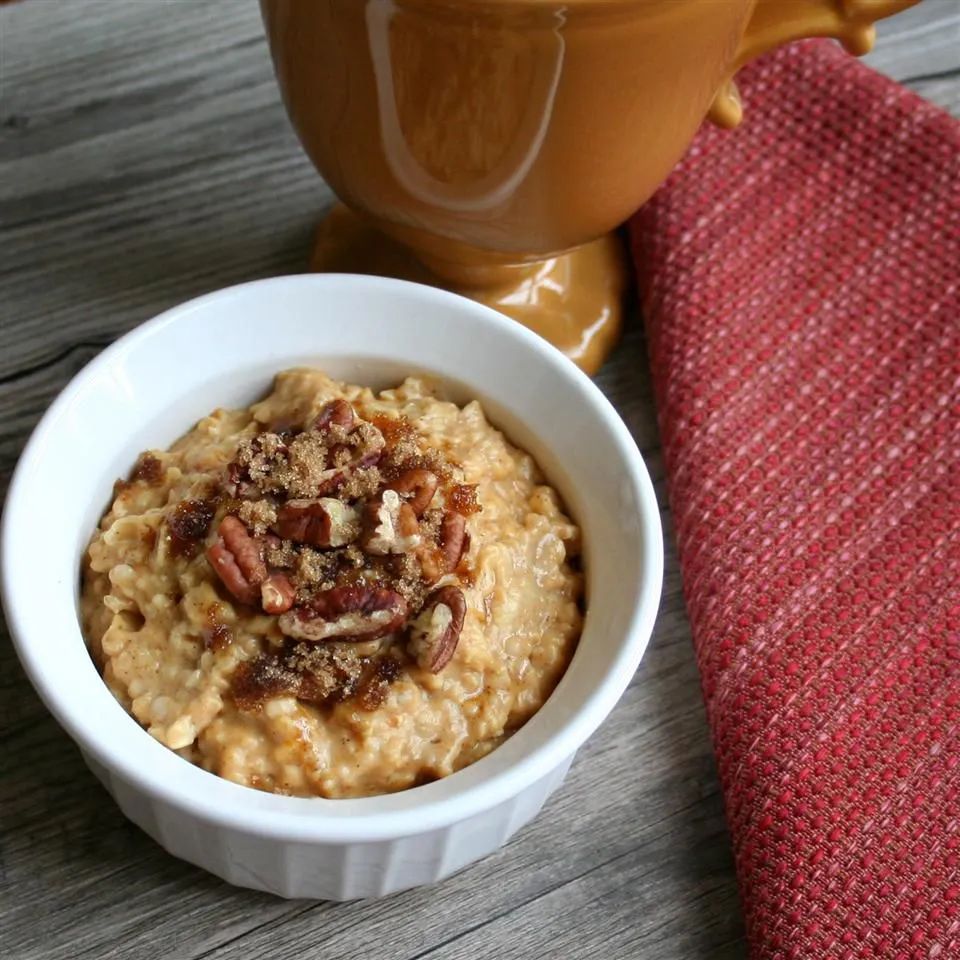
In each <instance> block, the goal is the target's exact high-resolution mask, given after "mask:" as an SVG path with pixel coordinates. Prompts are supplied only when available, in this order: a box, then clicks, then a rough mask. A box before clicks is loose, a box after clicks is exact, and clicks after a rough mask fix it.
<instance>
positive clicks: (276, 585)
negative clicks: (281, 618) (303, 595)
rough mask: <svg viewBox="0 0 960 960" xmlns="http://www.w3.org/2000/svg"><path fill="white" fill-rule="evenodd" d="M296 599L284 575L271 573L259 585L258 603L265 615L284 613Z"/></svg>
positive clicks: (294, 589) (291, 586)
mask: <svg viewBox="0 0 960 960" xmlns="http://www.w3.org/2000/svg"><path fill="white" fill-rule="evenodd" d="M296 598H297V591H296V588H295V587H294V586H293V584H292V583H291V582H290V579H289V577H287V575H286V574H285V573H271V574H270V576H269V577H267V579H266V580H264V581H263V583H261V584H260V603H261V604H262V605H263V609H264V612H265V613H270V614H273V615H277V614H281V613H286V612H287V611H288V610H289V609H290V608H291V607H292V606H293V602H294V600H296Z"/></svg>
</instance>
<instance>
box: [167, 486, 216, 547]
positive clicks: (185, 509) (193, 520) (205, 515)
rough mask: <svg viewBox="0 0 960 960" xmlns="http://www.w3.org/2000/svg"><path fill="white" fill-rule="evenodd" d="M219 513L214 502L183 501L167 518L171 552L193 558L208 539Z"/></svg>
mask: <svg viewBox="0 0 960 960" xmlns="http://www.w3.org/2000/svg"><path fill="white" fill-rule="evenodd" d="M216 512H217V504H216V501H214V500H182V501H181V502H180V503H178V504H177V505H176V506H175V507H174V508H173V510H172V511H171V512H170V514H169V515H168V516H167V529H168V530H169V533H170V541H169V542H170V552H171V553H172V554H173V555H174V556H178V557H185V556H193V555H194V554H195V553H197V552H198V551H199V549H200V544H201V542H202V541H203V540H205V539H206V536H207V533H208V532H209V530H210V524H211V523H213V517H214V515H215V514H216Z"/></svg>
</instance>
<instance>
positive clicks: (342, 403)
mask: <svg viewBox="0 0 960 960" xmlns="http://www.w3.org/2000/svg"><path fill="white" fill-rule="evenodd" d="M354 421H355V416H354V412H353V407H352V406H351V405H350V404H349V403H348V402H347V401H346V400H344V399H343V398H342V397H337V399H336V400H330V401H328V402H327V403H325V404H324V405H323V407H322V409H321V410H320V413H319V414H317V418H316V420H314V421H313V429H314V430H326V429H327V428H328V427H334V426H336V427H343V429H344V430H349V429H350V428H351V427H352V426H353V424H354Z"/></svg>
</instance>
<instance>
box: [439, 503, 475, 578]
mask: <svg viewBox="0 0 960 960" xmlns="http://www.w3.org/2000/svg"><path fill="white" fill-rule="evenodd" d="M439 540H440V552H441V553H442V554H443V562H444V566H445V567H446V570H447V572H448V573H452V572H453V571H454V570H456V569H457V564H459V563H460V560H461V558H462V557H463V555H464V554H465V553H466V552H467V547H469V546H470V534H468V533H467V521H466V518H465V517H464V516H463V515H462V514H460V513H454V512H453V511H452V510H448V511H447V512H446V513H444V515H443V520H441V521H440V537H439Z"/></svg>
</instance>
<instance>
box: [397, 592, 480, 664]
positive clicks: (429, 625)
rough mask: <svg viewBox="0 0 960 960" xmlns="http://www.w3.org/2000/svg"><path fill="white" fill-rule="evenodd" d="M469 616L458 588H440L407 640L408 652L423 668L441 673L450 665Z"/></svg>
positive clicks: (427, 603)
mask: <svg viewBox="0 0 960 960" xmlns="http://www.w3.org/2000/svg"><path fill="white" fill-rule="evenodd" d="M466 614H467V601H466V600H465V599H464V596H463V591H461V590H459V589H457V587H441V588H440V589H439V590H436V591H434V592H433V593H432V594H430V596H429V597H427V602H426V603H425V604H424V605H423V609H422V610H421V611H420V613H419V614H418V615H417V618H416V619H415V620H414V621H413V622H412V623H411V624H410V630H409V634H408V638H407V649H408V650H409V651H410V655H411V656H412V657H414V659H415V660H416V661H417V664H418V665H419V666H420V667H421V668H422V669H424V670H429V671H430V673H439V672H440V671H441V670H442V669H443V668H444V667H445V666H446V665H447V664H448V663H449V662H450V658H451V657H452V656H453V652H454V650H456V649H457V644H458V643H459V641H460V632H461V631H462V630H463V620H464V617H466Z"/></svg>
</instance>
